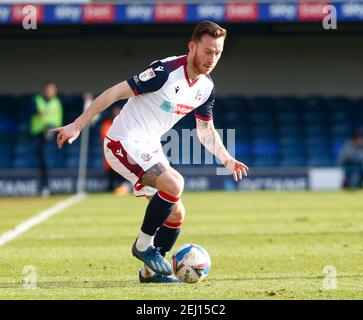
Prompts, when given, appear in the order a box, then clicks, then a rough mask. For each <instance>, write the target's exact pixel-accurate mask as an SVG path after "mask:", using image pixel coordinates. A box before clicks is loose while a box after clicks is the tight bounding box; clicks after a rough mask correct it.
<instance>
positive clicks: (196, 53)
mask: <svg viewBox="0 0 363 320" xmlns="http://www.w3.org/2000/svg"><path fill="white" fill-rule="evenodd" d="M223 45H224V37H219V38H217V39H215V38H213V37H211V36H210V35H208V34H206V35H204V36H203V37H202V38H201V40H200V41H195V42H194V41H192V44H191V47H190V49H191V52H192V56H193V62H194V68H195V69H196V71H198V73H201V74H209V73H211V72H212V70H213V69H214V67H215V66H216V65H217V62H218V60H219V58H220V57H221V54H222V51H223Z"/></svg>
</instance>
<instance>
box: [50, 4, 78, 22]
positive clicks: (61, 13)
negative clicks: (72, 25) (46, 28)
mask: <svg viewBox="0 0 363 320" xmlns="http://www.w3.org/2000/svg"><path fill="white" fill-rule="evenodd" d="M81 15H82V8H81V7H79V6H67V5H63V6H62V5H61V6H56V7H55V8H54V18H55V20H58V21H59V20H70V21H74V22H77V21H79V20H80V18H81Z"/></svg>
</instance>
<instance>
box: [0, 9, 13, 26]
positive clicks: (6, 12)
mask: <svg viewBox="0 0 363 320" xmlns="http://www.w3.org/2000/svg"><path fill="white" fill-rule="evenodd" d="M10 14H11V8H10V6H0V22H8V21H9V19H10Z"/></svg>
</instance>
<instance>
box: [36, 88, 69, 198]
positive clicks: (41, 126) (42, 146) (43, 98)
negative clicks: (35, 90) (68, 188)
mask: <svg viewBox="0 0 363 320" xmlns="http://www.w3.org/2000/svg"><path fill="white" fill-rule="evenodd" d="M57 94H58V88H57V85H56V84H55V83H54V82H48V83H46V84H45V86H44V88H43V90H42V93H41V94H38V95H36V96H35V97H34V98H33V99H32V116H31V120H30V121H31V124H30V131H31V135H32V136H33V140H34V146H35V151H36V157H37V159H38V168H39V191H40V193H41V195H42V196H44V197H46V196H49V194H50V191H49V181H48V167H47V160H46V145H47V144H48V143H53V141H52V139H53V136H54V134H52V133H50V132H49V130H50V129H51V128H55V127H59V126H61V125H62V120H63V107H62V103H61V101H60V99H59V98H58V97H57Z"/></svg>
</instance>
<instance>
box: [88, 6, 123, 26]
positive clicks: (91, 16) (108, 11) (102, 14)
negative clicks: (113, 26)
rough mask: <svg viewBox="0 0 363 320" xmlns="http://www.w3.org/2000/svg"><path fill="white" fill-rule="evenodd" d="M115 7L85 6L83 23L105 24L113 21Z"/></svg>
mask: <svg viewBox="0 0 363 320" xmlns="http://www.w3.org/2000/svg"><path fill="white" fill-rule="evenodd" d="M115 14H116V10H115V6H114V5H112V4H86V5H85V6H84V12H83V21H84V22H92V23H97V22H99V23H107V22H114V21H115Z"/></svg>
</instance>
